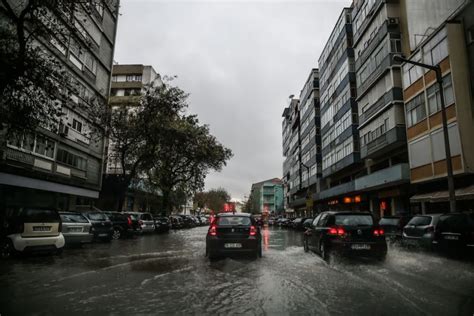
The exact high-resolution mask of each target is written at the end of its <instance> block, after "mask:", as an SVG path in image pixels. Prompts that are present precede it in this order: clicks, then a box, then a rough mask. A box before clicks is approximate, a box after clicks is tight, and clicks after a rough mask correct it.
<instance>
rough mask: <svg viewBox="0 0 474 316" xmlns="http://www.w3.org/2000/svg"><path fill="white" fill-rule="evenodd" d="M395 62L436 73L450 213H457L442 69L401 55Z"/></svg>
mask: <svg viewBox="0 0 474 316" xmlns="http://www.w3.org/2000/svg"><path fill="white" fill-rule="evenodd" d="M393 60H394V61H398V62H405V63H407V64H412V65H415V66H419V67H423V68H427V69H430V70H433V71H434V72H435V73H436V82H437V83H438V89H439V96H440V99H441V118H442V122H443V136H444V149H445V154H446V169H447V174H448V190H449V211H450V212H455V211H456V195H455V192H454V177H453V164H452V162H451V147H450V145H449V134H448V120H447V118H446V109H445V104H444V91H443V76H442V74H441V67H440V66H439V65H435V66H433V65H428V64H423V63H420V62H417V61H412V60H408V59H406V58H404V57H402V56H400V55H394V56H393Z"/></svg>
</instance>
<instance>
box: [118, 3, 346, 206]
mask: <svg viewBox="0 0 474 316" xmlns="http://www.w3.org/2000/svg"><path fill="white" fill-rule="evenodd" d="M349 3H350V1H346V0H344V1H339V0H336V1H335V0H328V1H309V2H303V1H288V2H285V1H283V2H282V1H259V2H251V1H234V2H228V1H220V2H217V1H212V2H200V1H188V2H176V1H171V0H170V1H137V0H128V1H127V0H122V1H121V14H122V15H121V16H120V18H119V27H118V34H117V46H116V49H115V60H116V61H117V62H119V63H142V64H150V65H152V66H153V67H154V68H155V69H156V70H157V71H158V72H159V73H160V74H162V75H177V76H178V79H177V81H176V83H177V84H178V85H179V86H180V87H181V88H183V89H184V90H186V91H187V92H189V93H190V99H189V103H190V112H192V113H197V114H198V115H199V118H200V120H201V122H203V123H206V124H209V125H210V129H211V131H212V133H213V134H214V135H215V136H216V137H217V138H218V139H219V140H220V141H221V142H222V143H223V144H225V145H226V146H228V147H230V148H231V149H232V150H233V152H234V157H233V159H232V160H231V161H230V162H229V163H228V166H227V167H225V169H224V170H223V171H222V172H220V173H212V174H210V175H209V176H208V178H207V181H206V186H207V188H214V187H219V186H222V187H225V188H227V189H228V190H229V192H230V193H231V194H232V196H233V197H234V198H242V197H243V196H244V195H246V194H248V192H249V190H250V185H251V183H252V182H257V181H261V180H263V179H266V178H272V177H281V174H282V167H281V165H282V162H283V158H282V153H281V113H282V111H283V108H284V107H285V106H286V104H287V100H288V96H289V95H290V94H295V95H299V92H300V89H301V87H302V85H303V84H304V82H305V80H306V78H307V76H308V75H309V72H310V70H311V68H313V67H317V59H318V57H319V54H320V52H321V50H322V49H323V47H324V44H325V42H326V40H327V38H328V37H329V34H330V32H331V31H332V28H333V27H334V24H335V22H336V20H337V18H338V17H339V14H340V13H341V10H342V8H343V7H344V6H346V5H348V4H349Z"/></svg>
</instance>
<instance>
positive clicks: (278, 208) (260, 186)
mask: <svg viewBox="0 0 474 316" xmlns="http://www.w3.org/2000/svg"><path fill="white" fill-rule="evenodd" d="M250 196H251V200H253V201H254V202H255V204H256V205H254V209H255V210H254V211H257V212H259V213H261V214H266V215H270V214H275V215H276V214H283V212H284V206H283V182H282V180H281V179H279V178H273V179H269V180H265V181H262V182H257V183H254V184H252V188H251V191H250Z"/></svg>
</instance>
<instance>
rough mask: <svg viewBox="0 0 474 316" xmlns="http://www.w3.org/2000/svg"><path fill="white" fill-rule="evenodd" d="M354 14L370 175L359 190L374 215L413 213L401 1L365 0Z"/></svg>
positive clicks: (363, 138) (363, 149) (359, 100)
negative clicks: (398, 59) (399, 57)
mask: <svg viewBox="0 0 474 316" xmlns="http://www.w3.org/2000/svg"><path fill="white" fill-rule="evenodd" d="M353 6H354V7H353V10H352V26H353V39H354V40H353V42H354V58H355V71H356V82H357V103H358V108H359V135H360V158H361V159H363V160H364V163H365V169H366V170H365V172H364V174H365V175H364V176H361V177H359V178H358V179H356V181H355V190H356V191H357V192H359V193H360V194H361V198H362V200H366V201H367V202H368V209H369V210H370V211H372V212H373V213H374V214H377V215H380V216H383V215H393V214H398V213H405V212H408V210H409V203H408V198H409V194H410V192H409V167H408V151H407V145H406V128H405V115H404V110H403V89H402V80H401V78H402V76H401V69H400V65H399V63H398V62H396V61H394V59H393V56H394V55H395V54H400V53H401V52H402V43H401V28H400V17H401V15H403V14H404V12H403V11H402V10H401V9H400V3H399V1H383V0H359V1H354V3H353Z"/></svg>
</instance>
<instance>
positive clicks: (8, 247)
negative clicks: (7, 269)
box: [0, 238, 16, 259]
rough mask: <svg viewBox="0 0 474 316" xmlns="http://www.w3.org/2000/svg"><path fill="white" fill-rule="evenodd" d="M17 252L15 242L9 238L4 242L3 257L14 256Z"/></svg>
mask: <svg viewBox="0 0 474 316" xmlns="http://www.w3.org/2000/svg"><path fill="white" fill-rule="evenodd" d="M15 254H16V250H15V247H14V246H13V242H12V241H11V240H10V239H8V238H7V239H6V240H5V241H4V242H3V243H2V249H1V253H0V256H1V258H2V259H8V258H11V257H13V256H14V255H15Z"/></svg>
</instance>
